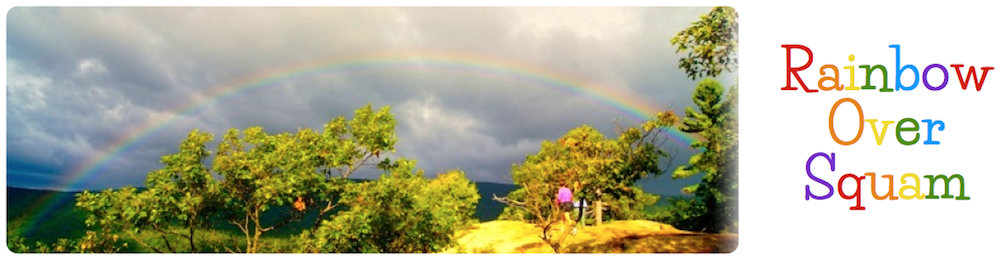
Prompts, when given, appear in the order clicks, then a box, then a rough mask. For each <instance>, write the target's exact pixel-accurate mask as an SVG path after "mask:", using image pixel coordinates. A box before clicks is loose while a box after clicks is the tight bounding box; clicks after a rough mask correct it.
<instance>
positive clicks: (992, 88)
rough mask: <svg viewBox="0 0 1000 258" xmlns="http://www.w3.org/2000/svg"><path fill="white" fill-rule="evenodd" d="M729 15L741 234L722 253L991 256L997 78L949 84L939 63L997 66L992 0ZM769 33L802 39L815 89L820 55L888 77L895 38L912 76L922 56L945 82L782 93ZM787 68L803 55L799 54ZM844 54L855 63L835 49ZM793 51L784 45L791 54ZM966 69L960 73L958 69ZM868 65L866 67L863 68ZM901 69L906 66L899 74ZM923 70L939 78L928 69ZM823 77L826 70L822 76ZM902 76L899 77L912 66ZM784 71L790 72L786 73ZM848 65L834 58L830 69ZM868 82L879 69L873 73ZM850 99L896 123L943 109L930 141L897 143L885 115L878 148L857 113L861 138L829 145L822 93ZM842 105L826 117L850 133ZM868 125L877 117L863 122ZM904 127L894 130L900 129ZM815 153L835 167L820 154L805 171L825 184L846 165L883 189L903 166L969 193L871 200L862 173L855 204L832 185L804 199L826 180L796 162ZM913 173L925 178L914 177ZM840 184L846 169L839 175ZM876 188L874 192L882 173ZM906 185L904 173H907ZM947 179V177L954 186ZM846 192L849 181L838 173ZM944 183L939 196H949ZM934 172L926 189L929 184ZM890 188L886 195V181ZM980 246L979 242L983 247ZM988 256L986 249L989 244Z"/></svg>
mask: <svg viewBox="0 0 1000 258" xmlns="http://www.w3.org/2000/svg"><path fill="white" fill-rule="evenodd" d="M736 10H737V12H738V13H739V15H740V60H739V61H740V71H739V74H740V78H739V79H740V122H741V123H740V140H741V141H740V144H741V152H740V161H739V164H740V194H741V195H740V204H739V205H740V226H741V227H740V233H741V234H740V245H739V248H738V249H737V251H736V253H735V254H738V255H739V256H760V255H767V254H794V255H796V256H798V255H810V256H821V257H834V256H845V255H863V256H876V255H878V256H882V255H891V256H903V255H915V256H917V257H929V256H947V257H965V256H993V255H996V254H995V253H996V244H997V241H996V240H997V239H998V238H997V237H996V235H995V232H997V230H998V229H1000V227H998V223H997V219H996V218H997V217H998V214H997V213H996V212H995V211H996V210H997V209H996V208H995V207H996V205H997V198H996V197H997V195H996V190H995V188H993V187H995V183H994V182H996V180H997V179H998V177H997V172H998V171H997V169H996V165H997V163H996V160H997V157H996V156H997V155H996V154H997V153H998V151H997V149H996V147H995V146H997V145H998V140H997V138H998V137H997V136H996V134H997V133H996V129H995V128H996V127H997V125H998V123H997V120H996V116H995V115H994V113H995V112H996V111H1000V105H998V103H1000V102H998V98H997V97H998V94H997V93H998V91H1000V77H993V76H997V74H998V73H995V72H996V70H994V71H992V72H990V74H989V76H988V77H987V80H986V83H985V84H984V86H983V89H982V91H978V92H977V91H975V90H974V89H973V88H972V86H971V84H970V88H969V89H967V90H961V87H960V86H959V83H958V78H957V77H956V76H955V75H954V70H953V68H951V67H949V65H950V64H965V65H966V67H965V68H966V69H967V68H968V66H969V65H975V66H976V67H977V70H978V67H980V66H998V65H1000V52H998V51H997V48H996V46H997V44H996V42H997V41H996V40H997V36H998V35H1000V32H998V30H997V26H998V25H1000V20H998V19H997V17H998V15H997V12H998V11H1000V9H997V8H996V6H991V5H990V4H987V3H965V2H961V1H945V2H933V3H922V4H921V3H909V2H903V3H890V4H870V3H864V2H853V1H836V2H832V1H830V2H822V3H816V4H809V5H807V4H802V3H794V2H791V3H787V4H773V5H769V6H763V5H749V4H743V5H736ZM782 44H802V45H806V46H808V47H809V48H811V49H812V51H813V63H812V65H811V66H810V68H808V69H807V70H805V71H803V72H800V73H799V74H800V75H801V76H802V79H803V81H804V82H805V83H806V85H807V86H809V87H810V88H811V89H817V88H818V87H816V82H817V81H818V80H819V78H820V75H819V67H820V66H822V65H825V64H833V65H835V66H837V67H838V68H840V67H843V66H847V65H854V66H858V65H863V64H871V65H875V64H882V65H884V66H886V68H888V70H889V75H890V76H889V84H890V85H892V86H894V85H895V69H896V64H895V50H894V49H892V48H889V47H888V46H889V45H890V44H899V45H900V46H901V60H900V61H901V64H902V65H906V64H913V65H914V66H916V67H917V68H918V69H919V72H920V73H921V74H923V69H924V67H926V66H927V65H930V64H934V63H939V64H942V65H944V66H945V67H946V68H948V69H949V73H950V74H949V82H948V86H947V87H945V88H944V89H943V90H941V91H936V92H935V91H930V90H927V89H926V88H924V87H923V83H922V82H921V84H920V86H918V88H916V89H914V90H913V91H909V92H892V93H881V92H877V91H829V92H825V91H820V92H817V93H805V92H804V91H802V90H801V87H800V89H799V90H798V91H782V90H780V88H781V87H783V86H784V85H785V80H786V78H785V65H786V64H785V62H786V61H785V56H786V53H785V49H784V48H782V47H781V45H782ZM794 51H795V52H793V53H798V54H800V55H801V58H803V59H800V60H799V61H796V60H795V59H793V66H799V65H802V64H804V62H805V60H804V54H802V53H801V52H799V51H798V50H794ZM851 54H853V55H855V58H856V59H855V60H854V62H850V61H848V55H851ZM793 57H794V56H793ZM964 72H965V71H963V73H964ZM855 73H856V75H855V76H856V81H857V82H856V86H861V85H864V79H863V76H864V70H863V69H858V70H856V71H855ZM876 74H877V73H876ZM904 74H909V72H905V73H904ZM931 74H932V76H929V78H928V79H929V81H930V82H931V83H932V84H934V85H936V84H939V83H940V82H941V75H940V72H939V71H937V70H933V71H932V72H931ZM828 75H829V74H828ZM908 76H909V77H907V76H903V79H902V82H903V84H904V85H909V84H910V83H911V82H912V80H913V77H912V75H908ZM792 80H793V83H795V82H794V78H793V79H792ZM847 80H849V74H848V73H846V72H844V71H843V69H842V68H841V81H842V83H843V84H847V83H849V82H847ZM874 81H877V82H873V83H875V85H879V86H881V84H882V82H881V78H879V79H878V80H874ZM845 97H850V98H854V99H855V100H857V101H858V102H859V103H860V104H861V106H862V108H863V109H864V115H865V118H866V119H872V118H874V119H879V120H880V121H882V120H890V121H897V122H898V121H899V120H901V119H903V118H906V117H911V118H914V119H916V120H917V121H918V122H919V121H920V120H923V119H935V120H942V121H944V122H945V123H946V126H945V130H944V131H935V132H934V139H935V140H937V141H940V142H941V145H937V146H934V145H923V144H922V142H923V140H925V139H926V125H925V124H923V123H921V131H920V132H919V133H920V134H921V140H920V142H918V143H917V144H916V145H912V146H903V145H901V144H899V143H898V142H897V141H896V139H895V131H894V130H895V124H893V125H892V127H890V128H889V129H888V130H886V134H887V135H886V137H885V140H884V141H883V143H882V145H881V146H878V145H877V144H876V143H875V138H874V136H873V135H872V130H871V127H870V125H868V123H865V129H864V132H863V134H862V136H861V140H859V141H858V142H857V143H855V144H853V145H850V146H842V145H839V144H837V143H836V142H834V141H833V139H832V138H831V137H830V134H829V130H828V129H827V127H828V122H827V120H828V115H829V112H830V109H831V107H832V105H833V104H834V102H836V101H837V100H838V99H841V98H845ZM857 119H858V118H857V112H856V111H855V110H854V108H853V105H851V104H850V103H845V104H843V105H841V106H840V108H839V111H838V113H837V116H835V125H836V126H835V128H836V129H837V132H838V135H839V136H840V137H841V138H842V139H844V140H849V139H851V138H853V136H854V135H855V134H856V132H857ZM876 124H877V125H878V126H879V129H880V130H881V126H882V125H881V123H876ZM912 135H913V133H906V134H904V136H906V137H904V138H906V139H908V138H910V137H912ZM816 152H825V153H831V152H833V153H836V171H835V172H830V171H829V165H826V163H824V162H825V159H822V158H820V159H817V160H815V161H814V162H817V163H814V164H813V166H812V168H813V170H814V171H813V173H814V175H816V176H818V177H820V178H823V179H824V180H826V181H827V182H830V183H831V184H836V183H837V180H838V179H839V177H840V176H841V175H843V174H845V173H854V174H857V175H863V174H864V173H866V172H875V173H876V174H878V175H879V176H881V175H884V174H893V175H894V176H895V180H896V182H895V183H894V187H895V188H896V189H894V191H898V189H899V187H900V183H899V177H900V176H902V175H903V174H905V173H915V174H917V175H919V176H921V177H922V176H923V175H926V174H946V175H951V174H955V173H958V174H961V175H962V176H964V177H965V181H966V182H965V191H966V195H967V196H969V197H971V198H972V199H971V200H968V201H955V200H951V199H940V200H915V199H914V200H902V199H900V200H896V201H888V200H884V201H878V200H875V199H874V198H872V196H871V191H870V181H868V180H867V179H866V180H865V181H863V182H862V187H861V188H862V189H861V191H862V204H863V205H864V206H865V207H866V208H867V210H865V211H852V210H849V207H850V206H853V205H854V202H855V201H854V200H853V199H852V200H843V199H842V198H840V196H839V195H838V194H836V193H835V194H834V196H833V197H831V198H830V199H827V200H822V201H817V200H811V201H806V200H805V185H807V184H809V185H811V188H812V189H813V191H814V194H816V195H823V194H825V193H826V189H825V187H823V186H822V185H820V184H818V183H815V182H813V181H812V180H810V179H809V177H808V176H807V175H806V173H805V164H806V160H807V159H808V158H809V156H810V155H812V154H813V153H816ZM921 179H922V180H924V181H923V182H924V183H923V184H921V188H922V191H923V192H924V193H926V192H927V190H928V185H927V183H926V179H923V178H921ZM848 182H850V181H848ZM878 183H879V185H878V190H879V193H880V194H884V193H885V191H886V188H887V183H886V180H885V179H882V178H879V181H878ZM909 183H910V185H912V184H913V183H912V181H910V182H909ZM956 186H957V184H956ZM845 188H846V189H845V193H847V194H848V195H849V194H851V193H853V192H854V186H850V184H849V183H845ZM955 190H957V187H953V188H952V194H953V195H957V192H955ZM942 191H943V184H941V183H939V184H938V185H937V187H936V188H935V194H938V195H940V194H941V193H942ZM897 195H898V193H897ZM991 253H992V254H991ZM994 257H995V256H994Z"/></svg>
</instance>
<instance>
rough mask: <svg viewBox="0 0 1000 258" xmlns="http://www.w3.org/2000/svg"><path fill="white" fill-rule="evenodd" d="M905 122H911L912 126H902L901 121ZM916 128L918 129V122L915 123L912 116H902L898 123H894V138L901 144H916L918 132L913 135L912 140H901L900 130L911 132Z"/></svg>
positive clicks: (918, 138) (918, 136)
mask: <svg viewBox="0 0 1000 258" xmlns="http://www.w3.org/2000/svg"><path fill="white" fill-rule="evenodd" d="M906 122H910V123H913V126H914V127H903V123H906ZM918 130H920V124H917V120H914V119H913V118H909V117H907V118H903V120H899V124H896V140H897V141H899V143H901V144H903V145H914V144H917V141H919V140H920V133H917V135H916V137H913V140H912V141H906V140H903V135H902V132H913V131H918Z"/></svg>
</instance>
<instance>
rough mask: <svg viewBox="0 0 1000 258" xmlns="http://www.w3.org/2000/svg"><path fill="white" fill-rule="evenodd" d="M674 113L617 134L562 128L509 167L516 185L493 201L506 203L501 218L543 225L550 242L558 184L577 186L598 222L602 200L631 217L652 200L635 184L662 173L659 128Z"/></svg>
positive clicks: (619, 213)
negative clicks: (554, 137)
mask: <svg viewBox="0 0 1000 258" xmlns="http://www.w3.org/2000/svg"><path fill="white" fill-rule="evenodd" d="M676 120H677V117H676V116H674V115H673V113H672V112H661V113H659V114H657V115H656V116H655V117H653V118H652V119H650V120H649V121H647V122H645V123H643V124H641V125H640V126H637V127H630V128H625V129H619V131H620V133H619V137H618V138H617V139H614V138H612V139H608V138H605V137H604V136H603V135H602V134H601V133H600V132H598V131H597V130H596V129H594V128H593V127H590V126H586V125H584V126H581V127H579V128H575V129H572V130H570V131H569V132H567V133H566V135H564V136H563V137H561V138H560V139H559V140H557V141H556V142H549V141H544V142H542V146H541V149H540V150H539V152H538V153H536V154H531V155H528V156H527V157H526V158H525V161H524V162H523V163H521V164H515V165H513V166H512V168H511V175H512V177H513V181H514V183H515V184H517V185H518V186H520V188H518V189H515V190H514V191H512V192H511V193H510V194H508V195H507V196H506V197H496V196H494V200H496V201H499V202H503V203H507V204H508V205H509V206H508V207H506V208H505V209H504V212H503V213H502V214H501V217H500V218H501V219H523V220H528V221H532V222H535V223H538V224H540V225H541V226H542V227H543V229H544V230H543V231H544V234H543V236H542V237H543V239H545V240H546V241H549V242H550V244H553V246H554V247H555V246H557V245H558V240H556V239H555V238H552V235H551V234H549V232H548V231H549V229H550V228H552V226H554V225H555V224H556V223H557V222H558V221H559V220H560V216H561V212H559V207H558V204H557V203H556V202H555V196H556V193H557V191H558V189H559V187H561V186H562V185H565V186H567V187H571V188H574V187H575V188H577V189H576V191H574V197H579V198H584V199H587V200H591V201H592V202H593V203H595V205H594V209H595V211H597V217H596V219H595V221H596V222H597V223H600V222H601V221H603V219H604V218H603V217H602V216H601V213H600V211H602V210H603V209H602V205H603V203H610V204H612V205H611V206H612V208H613V210H614V211H615V212H614V213H613V214H615V215H617V216H620V217H618V218H617V219H628V218H634V217H641V216H636V214H635V213H634V212H632V211H635V210H638V211H641V210H642V207H643V206H645V205H649V204H652V203H653V202H655V200H656V199H655V197H654V196H650V195H649V194H646V193H644V192H642V191H641V189H639V188H638V187H636V186H635V183H636V182H637V181H638V180H640V179H643V178H647V177H651V176H656V175H659V174H662V173H664V170H663V169H662V168H661V167H660V164H661V161H662V160H663V159H667V158H669V157H670V155H668V153H666V152H665V151H664V150H663V148H662V145H663V141H664V140H665V138H664V137H662V133H663V130H662V128H663V127H669V126H672V125H673V124H674V123H675V122H676Z"/></svg>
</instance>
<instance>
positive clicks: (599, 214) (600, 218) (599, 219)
mask: <svg viewBox="0 0 1000 258" xmlns="http://www.w3.org/2000/svg"><path fill="white" fill-rule="evenodd" d="M601 197H602V196H601V190H600V189H598V190H597V201H596V202H594V209H596V210H594V212H595V215H594V225H597V226H600V225H601V224H604V202H602V201H601Z"/></svg>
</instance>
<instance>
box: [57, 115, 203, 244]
mask: <svg viewBox="0 0 1000 258" xmlns="http://www.w3.org/2000/svg"><path fill="white" fill-rule="evenodd" d="M211 140H212V136H211V134H207V133H199V132H198V131H197V130H195V131H192V132H191V133H190V134H189V135H188V137H187V138H186V139H185V140H184V141H183V142H181V145H180V147H179V151H180V152H179V153H176V154H171V155H166V156H164V157H163V158H162V160H161V162H162V163H163V164H164V167H163V168H162V169H160V170H156V171H153V172H151V173H150V174H149V175H147V178H146V187H147V189H146V190H145V191H139V190H138V189H136V188H134V187H125V188H122V189H120V190H110V189H109V190H104V191H102V192H100V193H90V192H88V191H85V192H83V193H81V194H79V195H78V196H77V203H76V205H77V207H80V208H82V209H84V210H86V211H88V212H89V213H90V215H89V216H88V219H87V221H86V223H87V225H88V226H91V227H93V226H99V227H101V228H102V229H103V230H104V231H107V232H124V233H125V234H127V235H128V236H129V237H130V238H131V239H132V240H134V241H136V242H137V243H139V244H140V245H142V246H144V247H146V248H149V249H151V250H153V251H154V252H177V251H178V249H177V247H178V245H180V243H175V240H174V238H172V237H170V236H177V237H180V238H183V239H184V240H186V241H185V242H187V243H186V244H188V251H192V252H194V251H197V250H198V249H197V247H196V246H195V241H194V238H195V233H196V230H197V229H202V228H206V227H207V226H208V222H209V218H210V217H211V216H212V215H213V214H214V212H215V207H216V205H215V203H214V202H213V201H214V200H216V199H217V198H216V197H215V196H216V195H217V193H218V188H217V185H218V184H217V182H216V180H214V179H213V178H212V175H211V173H210V171H209V170H208V169H207V168H206V167H205V166H204V165H203V161H204V159H205V158H206V157H208V155H209V152H208V151H207V150H205V143H206V142H208V141H211ZM178 228H180V229H183V230H177V229H178ZM142 230H151V231H154V232H156V234H158V235H159V237H160V238H161V239H162V240H163V243H164V245H165V246H155V245H153V244H151V243H147V242H146V241H144V240H143V238H141V237H139V236H138V234H139V232H140V231H142ZM115 238H117V236H115Z"/></svg>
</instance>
